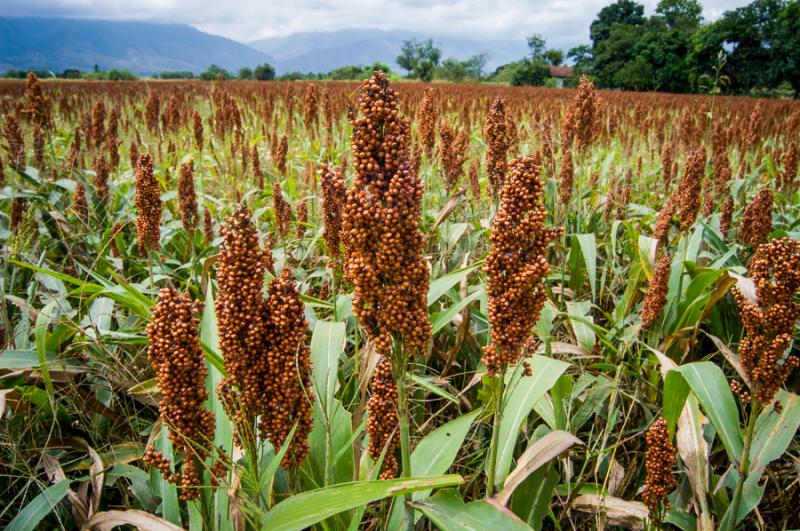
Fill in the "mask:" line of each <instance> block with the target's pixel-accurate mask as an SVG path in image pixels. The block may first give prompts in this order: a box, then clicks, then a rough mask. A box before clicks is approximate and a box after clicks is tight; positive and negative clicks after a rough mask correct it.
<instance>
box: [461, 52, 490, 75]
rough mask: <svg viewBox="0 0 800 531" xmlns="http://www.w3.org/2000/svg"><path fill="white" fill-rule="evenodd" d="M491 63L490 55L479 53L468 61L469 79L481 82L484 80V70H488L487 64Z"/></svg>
mask: <svg viewBox="0 0 800 531" xmlns="http://www.w3.org/2000/svg"><path fill="white" fill-rule="evenodd" d="M488 62H489V54H487V53H479V54H475V55H473V56H472V57H470V58H469V59H467V62H466V66H467V73H468V74H469V77H471V78H473V79H475V80H476V81H480V80H481V79H483V70H484V69H485V68H486V63H488Z"/></svg>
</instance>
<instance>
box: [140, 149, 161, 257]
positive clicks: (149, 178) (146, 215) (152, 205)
mask: <svg viewBox="0 0 800 531" xmlns="http://www.w3.org/2000/svg"><path fill="white" fill-rule="evenodd" d="M135 202H136V210H137V212H138V215H137V217H136V235H137V237H138V239H139V254H140V255H142V256H144V255H146V254H147V251H148V249H155V250H158V243H159V239H160V238H161V188H160V186H159V184H158V181H157V180H156V178H155V176H154V175H153V160H152V159H151V158H150V154H149V153H145V154H144V155H142V156H141V157H139V161H138V162H137V164H136V197H135Z"/></svg>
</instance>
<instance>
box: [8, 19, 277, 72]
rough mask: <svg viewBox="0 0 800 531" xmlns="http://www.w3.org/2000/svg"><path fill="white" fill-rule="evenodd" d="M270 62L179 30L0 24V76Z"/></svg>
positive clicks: (140, 25)
mask: <svg viewBox="0 0 800 531" xmlns="http://www.w3.org/2000/svg"><path fill="white" fill-rule="evenodd" d="M264 62H268V63H271V62H272V58H271V57H269V56H267V55H265V54H263V53H262V52H259V51H257V50H255V49H253V48H251V47H249V46H247V45H244V44H242V43H239V42H236V41H233V40H231V39H226V38H224V37H219V36H217V35H210V34H208V33H203V32H202V31H198V30H196V29H194V28H192V27H191V26H186V25H182V24H156V23H151V22H110V21H106V20H84V19H67V18H0V71H4V70H8V69H9V68H16V69H34V70H52V71H54V72H61V71H63V70H64V69H67V68H77V69H78V70H91V69H92V68H94V66H95V65H97V66H98V67H99V68H100V69H102V70H111V69H112V68H118V69H126V70H130V71H132V72H135V73H137V74H153V73H156V72H162V71H164V70H191V71H193V72H201V71H203V70H205V69H206V68H208V66H209V65H211V64H217V65H221V66H224V67H225V68H228V69H232V70H236V69H238V68H241V67H243V66H249V67H254V66H256V65H258V64H260V63H264Z"/></svg>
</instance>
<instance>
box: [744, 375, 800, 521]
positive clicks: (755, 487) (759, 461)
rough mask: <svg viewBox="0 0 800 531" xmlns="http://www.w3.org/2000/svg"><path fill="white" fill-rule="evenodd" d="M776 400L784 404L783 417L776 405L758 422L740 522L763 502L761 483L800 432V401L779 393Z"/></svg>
mask: <svg viewBox="0 0 800 531" xmlns="http://www.w3.org/2000/svg"><path fill="white" fill-rule="evenodd" d="M776 399H777V400H778V402H780V404H781V411H780V413H778V412H776V411H775V408H774V406H773V405H770V406H769V407H768V408H767V409H765V410H764V411H762V412H761V415H759V416H758V420H757V421H756V430H755V434H754V436H753V443H752V446H751V448H750V471H749V472H748V474H747V479H746V480H745V483H744V489H743V490H742V503H741V505H740V506H739V517H738V519H737V522H741V520H742V519H743V518H744V517H745V516H747V515H748V514H749V513H750V511H752V510H753V509H754V508H755V507H756V506H757V505H758V504H759V503H760V502H761V496H762V495H763V494H764V487H763V486H760V485H759V484H758V483H759V481H761V478H762V477H763V476H764V472H765V470H766V468H767V465H769V464H770V463H771V462H773V461H775V460H776V459H779V458H780V457H781V456H782V455H783V454H784V452H786V449H787V448H788V447H789V444H790V443H791V442H792V439H794V436H795V434H796V433H797V429H798V428H800V397H798V396H797V395H796V394H794V393H788V392H786V391H783V390H781V391H779V392H778V394H777V395H776Z"/></svg>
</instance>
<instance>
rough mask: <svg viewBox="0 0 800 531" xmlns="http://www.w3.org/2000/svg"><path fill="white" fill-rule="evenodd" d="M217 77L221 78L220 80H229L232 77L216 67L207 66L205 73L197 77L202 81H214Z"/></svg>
mask: <svg viewBox="0 0 800 531" xmlns="http://www.w3.org/2000/svg"><path fill="white" fill-rule="evenodd" d="M217 76H222V79H230V78H231V77H233V76H231V73H230V72H228V71H227V70H225V69H224V68H222V67H221V66H218V65H211V66H209V67H208V68H207V69H206V70H205V72H201V73H200V76H199V77H200V79H202V80H204V81H214V80H215V79H217Z"/></svg>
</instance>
